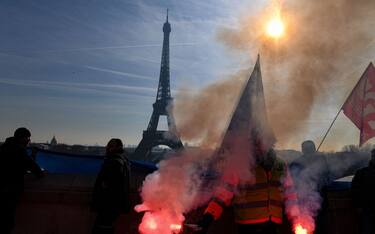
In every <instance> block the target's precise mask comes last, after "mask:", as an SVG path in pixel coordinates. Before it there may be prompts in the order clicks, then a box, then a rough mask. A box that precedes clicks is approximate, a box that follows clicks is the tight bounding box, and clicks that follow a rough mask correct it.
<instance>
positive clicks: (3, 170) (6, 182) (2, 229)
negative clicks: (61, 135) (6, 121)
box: [0, 128, 44, 234]
mask: <svg viewBox="0 0 375 234" xmlns="http://www.w3.org/2000/svg"><path fill="white" fill-rule="evenodd" d="M30 136H31V133H30V131H29V130H28V129H26V128H18V129H17V130H16V131H15V132H14V136H13V137H8V138H7V139H6V140H5V142H4V144H2V145H1V146H0V161H1V163H0V184H1V185H0V203H1V205H0V207H1V208H0V233H2V234H9V233H11V232H12V230H13V228H14V224H15V212H16V207H17V204H18V201H19V199H20V196H21V194H22V192H23V189H24V175H25V173H26V172H27V171H31V172H32V173H33V174H35V175H36V176H37V177H38V178H40V177H43V176H44V172H43V171H42V169H41V168H40V167H39V166H38V164H37V163H36V162H35V161H34V158H35V155H36V153H37V151H36V150H35V148H34V149H33V150H32V153H31V156H29V155H28V153H27V149H26V147H27V145H28V144H29V142H30Z"/></svg>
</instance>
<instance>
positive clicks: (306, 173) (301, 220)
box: [286, 151, 370, 233]
mask: <svg viewBox="0 0 375 234" xmlns="http://www.w3.org/2000/svg"><path fill="white" fill-rule="evenodd" d="M369 156H370V154H369V153H368V152H364V151H351V152H349V151H343V152H335V153H334V152H331V153H320V152H317V153H312V154H305V155H302V156H301V157H299V158H298V159H296V160H294V161H293V162H291V163H290V172H291V175H292V178H293V182H294V189H295V192H296V193H297V204H298V206H297V207H298V209H296V207H288V206H287V210H286V213H287V215H288V217H289V218H290V219H291V221H292V223H293V225H294V227H295V226H296V225H297V224H301V225H302V226H303V227H305V228H306V229H307V230H309V232H311V233H313V231H314V230H315V228H316V226H315V225H316V223H315V222H316V219H317V216H318V214H319V212H320V210H321V208H322V202H323V199H327V198H324V197H322V196H321V195H322V193H321V192H322V189H323V188H324V187H325V186H329V185H330V184H331V183H332V182H333V181H334V180H337V179H339V178H342V177H345V176H349V175H353V174H354V173H355V172H356V170H358V169H359V168H362V167H364V166H366V165H367V163H368V160H369Z"/></svg>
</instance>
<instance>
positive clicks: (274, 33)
mask: <svg viewBox="0 0 375 234" xmlns="http://www.w3.org/2000/svg"><path fill="white" fill-rule="evenodd" d="M266 32H267V35H268V36H270V37H272V38H275V39H277V38H280V37H281V36H282V35H283V34H284V23H283V21H282V20H281V19H280V18H279V17H275V18H273V19H271V20H270V21H269V22H268V23H267V28H266Z"/></svg>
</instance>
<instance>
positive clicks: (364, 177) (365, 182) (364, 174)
mask: <svg viewBox="0 0 375 234" xmlns="http://www.w3.org/2000/svg"><path fill="white" fill-rule="evenodd" d="M352 196H353V202H354V205H355V206H356V208H357V210H358V213H359V218H360V219H359V220H360V225H359V226H360V232H359V233H360V234H374V233H375V223H374V220H375V149H373V150H372V151H371V160H370V162H369V165H368V166H367V167H364V168H362V169H360V170H358V171H357V172H356V173H355V176H354V178H353V181H352Z"/></svg>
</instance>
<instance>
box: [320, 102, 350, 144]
mask: <svg viewBox="0 0 375 234" xmlns="http://www.w3.org/2000/svg"><path fill="white" fill-rule="evenodd" d="M349 97H350V95H349ZM349 97H348V98H349ZM348 98H347V99H348ZM345 102H346V100H345ZM345 102H344V104H345ZM344 104H343V105H342V106H341V108H340V110H339V111H338V112H337V114H336V116H335V118H334V119H333V121H332V123H331V125H330V126H329V128H328V130H327V131H326V134H324V137H323V139H322V141H321V142H320V144H319V146H318V148H317V149H316V151H319V149H320V146H322V144H323V142H324V140H325V139H326V137H327V135H328V133H329V131H330V130H331V128H332V126H333V124H334V123H335V121H336V119H337V117H339V114H340V112H341V111H342V107H343V106H344Z"/></svg>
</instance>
